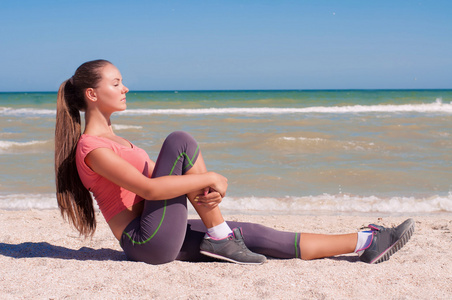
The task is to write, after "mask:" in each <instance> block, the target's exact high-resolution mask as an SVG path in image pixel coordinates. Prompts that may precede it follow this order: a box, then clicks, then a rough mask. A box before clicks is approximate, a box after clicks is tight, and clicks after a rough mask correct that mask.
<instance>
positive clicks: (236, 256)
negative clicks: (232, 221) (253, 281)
mask: <svg viewBox="0 0 452 300" xmlns="http://www.w3.org/2000/svg"><path fill="white" fill-rule="evenodd" d="M200 248H201V251H200V252H201V253H202V254H204V255H207V256H210V257H214V258H218V259H222V260H226V261H230V262H233V263H236V264H259V265H260V264H263V263H264V262H266V261H267V258H266V257H265V256H264V255H260V254H256V253H253V252H251V251H250V250H249V249H248V248H247V247H246V245H245V243H244V242H243V236H242V231H241V229H240V228H234V229H233V230H232V234H230V235H229V236H228V237H226V238H224V239H221V240H216V239H213V238H210V237H206V238H204V240H203V241H202V243H201V246H200Z"/></svg>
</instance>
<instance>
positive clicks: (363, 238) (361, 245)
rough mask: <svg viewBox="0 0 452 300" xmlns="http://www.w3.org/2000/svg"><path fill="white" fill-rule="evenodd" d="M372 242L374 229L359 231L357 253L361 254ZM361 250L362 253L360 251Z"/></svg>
mask: <svg viewBox="0 0 452 300" xmlns="http://www.w3.org/2000/svg"><path fill="white" fill-rule="evenodd" d="M371 242H372V231H360V232H358V242H357V243H356V247H355V251H354V252H355V253H358V254H361V253H362V251H363V250H364V249H366V248H367V247H369V245H370V243H371ZM359 252H361V253H359Z"/></svg>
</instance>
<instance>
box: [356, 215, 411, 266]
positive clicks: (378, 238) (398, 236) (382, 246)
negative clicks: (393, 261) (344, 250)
mask: <svg viewBox="0 0 452 300" xmlns="http://www.w3.org/2000/svg"><path fill="white" fill-rule="evenodd" d="M369 228H370V229H371V230H372V241H371V243H370V245H369V246H368V247H367V248H366V249H363V251H362V252H361V251H360V252H358V254H360V257H359V258H360V260H362V261H364V262H367V263H370V264H378V263H381V262H384V261H387V260H388V259H389V257H390V256H391V255H393V254H394V253H396V252H397V251H399V250H400V249H401V248H402V247H403V246H404V245H405V244H406V243H407V242H408V240H409V239H410V238H411V235H412V234H413V232H414V220H413V219H408V220H406V221H405V222H403V223H402V224H400V225H399V226H397V227H394V228H385V227H383V226H378V225H374V224H370V225H369Z"/></svg>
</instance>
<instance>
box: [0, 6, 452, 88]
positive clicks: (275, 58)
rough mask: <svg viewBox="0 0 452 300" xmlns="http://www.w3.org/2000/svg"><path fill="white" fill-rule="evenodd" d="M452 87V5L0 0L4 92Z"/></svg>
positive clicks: (0, 69)
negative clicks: (79, 81)
mask: <svg viewBox="0 0 452 300" xmlns="http://www.w3.org/2000/svg"><path fill="white" fill-rule="evenodd" d="M97 58H104V59H108V60H110V61H112V62H113V63H114V64H115V65H116V66H117V67H118V68H119V69H120V71H121V72H122V75H123V77H124V80H125V83H126V84H127V85H128V86H129V88H130V89H131V90H206V89H207V90H217V89H384V88H395V89H397V88H402V89H410V88H415V89H416V88H419V89H429V88H452V1H450V0H442V1H435V0H430V1H408V0H405V1H399V0H389V1H386V0H380V1H363V0H356V1H348V0H341V1H338V0H334V1H322V0H318V1H314V0H311V1H303V0H299V1H285V0H272V1H266V0H259V1H246V0H243V1H234V0H222V1H216V0H205V1H195V0H178V1H171V0H168V1H152V0H148V1H145V0H136V1H133V0H132V1H124V0H123V1H116V0H110V1H97V0H89V1H76V0H71V1H67V0H55V1H47V0H40V1H21V0H16V1H12V0H11V1H2V5H1V8H0V91H3V92H4V91H55V90H57V88H58V86H59V84H60V83H61V82H62V81H63V80H65V79H67V78H69V77H70V76H71V75H72V74H73V73H74V71H75V69H76V68H77V67H78V66H79V65H80V64H81V63H83V62H84V61H87V60H92V59H97Z"/></svg>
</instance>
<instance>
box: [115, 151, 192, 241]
mask: <svg viewBox="0 0 452 300" xmlns="http://www.w3.org/2000/svg"><path fill="white" fill-rule="evenodd" d="M198 150H199V145H198V146H197V147H196V150H195V154H194V155H193V157H192V158H190V157H188V155H187V154H186V153H185V152H182V153H181V154H180V155H179V156H178V157H177V158H176V161H175V162H174V164H173V167H172V168H171V171H170V173H169V175H172V174H173V171H174V168H175V167H176V164H177V162H178V161H179V159H180V158H181V157H182V156H185V158H186V159H187V160H188V165H187V166H185V167H184V169H185V168H186V167H188V166H189V165H190V166H192V167H193V165H194V162H193V160H194V159H195V156H196V153H198ZM148 201H152V200H148ZM164 201H165V203H164V204H163V214H162V218H161V219H160V223H159V226H157V228H156V229H155V231H154V233H153V234H152V235H151V236H150V237H149V238H148V239H147V240H145V241H142V242H137V241H135V240H134V239H133V238H132V237H131V236H130V235H129V234H128V233H127V232H125V231H124V234H125V235H127V237H128V238H129V239H130V241H132V243H133V244H137V245H143V244H145V243H147V242H149V241H150V240H151V239H152V238H153V237H154V236H155V235H156V234H157V232H158V231H159V229H160V226H162V223H163V219H164V218H165V214H166V200H164Z"/></svg>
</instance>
